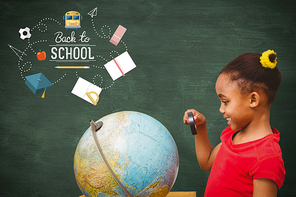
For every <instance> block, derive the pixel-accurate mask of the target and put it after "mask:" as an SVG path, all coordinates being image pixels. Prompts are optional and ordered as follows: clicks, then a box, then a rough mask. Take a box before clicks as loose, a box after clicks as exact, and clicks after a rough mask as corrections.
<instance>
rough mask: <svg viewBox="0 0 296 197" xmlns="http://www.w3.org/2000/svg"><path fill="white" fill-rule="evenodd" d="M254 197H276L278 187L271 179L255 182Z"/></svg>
mask: <svg viewBox="0 0 296 197" xmlns="http://www.w3.org/2000/svg"><path fill="white" fill-rule="evenodd" d="M253 187H254V189H253V197H276V196H277V190H278V187H277V185H276V183H275V182H274V181H273V180H271V179H254V180H253Z"/></svg>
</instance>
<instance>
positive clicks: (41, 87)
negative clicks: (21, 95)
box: [25, 73, 52, 98]
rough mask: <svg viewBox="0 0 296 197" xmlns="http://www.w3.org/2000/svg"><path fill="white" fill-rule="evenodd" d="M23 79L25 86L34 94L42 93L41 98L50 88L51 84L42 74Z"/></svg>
mask: <svg viewBox="0 0 296 197" xmlns="http://www.w3.org/2000/svg"><path fill="white" fill-rule="evenodd" d="M25 78H26V82H25V84H26V85H27V86H28V88H29V89H30V90H31V91H32V92H33V93H34V94H40V93H42V92H43V94H42V96H41V97H42V98H44V96H45V92H46V91H47V90H48V88H49V87H50V86H52V83H51V82H50V81H49V80H48V79H47V78H46V77H45V76H44V75H43V74H42V73H37V74H34V75H29V76H26V77H25Z"/></svg>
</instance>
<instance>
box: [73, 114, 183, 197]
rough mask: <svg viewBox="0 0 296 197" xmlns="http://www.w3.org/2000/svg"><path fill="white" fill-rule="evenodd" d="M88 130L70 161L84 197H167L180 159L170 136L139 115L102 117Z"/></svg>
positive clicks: (146, 116)
mask: <svg viewBox="0 0 296 197" xmlns="http://www.w3.org/2000/svg"><path fill="white" fill-rule="evenodd" d="M98 125H100V126H99V127H98V128H96V131H95V130H94V128H95V127H92V126H90V127H89V128H88V129H87V130H86V131H85V133H84V134H83V136H82V137H81V139H80V141H79V143H78V145H77V148H76V151H75V155H74V174H75V178H76V181H77V184H78V186H79V188H80V190H81V191H82V193H83V194H84V195H85V196H86V197H100V196H107V197H109V196H110V197H111V196H139V197H140V196H152V197H153V196H155V197H163V196H166V195H167V194H168V193H169V191H170V190H171V188H172V187H173V184H174V182H175V180H176V178H177V174H178V168H179V156H178V150H177V146H176V144H175V141H174V139H173V137H172V136H171V134H170V132H169V131H168V130H167V129H166V127H165V126H163V125H162V124H161V123H160V122H159V121H157V120H156V119H154V118H152V117H151V116H148V115H146V114H143V113H140V112H133V111H122V112H117V113H113V114H110V115H107V116H105V117H103V118H101V119H99V120H97V121H96V126H98Z"/></svg>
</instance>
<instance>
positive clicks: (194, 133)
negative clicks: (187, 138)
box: [187, 112, 197, 135]
mask: <svg viewBox="0 0 296 197" xmlns="http://www.w3.org/2000/svg"><path fill="white" fill-rule="evenodd" d="M187 116H188V121H189V125H190V128H191V132H192V135H196V134H197V131H196V126H195V122H194V117H193V113H192V112H188V113H187Z"/></svg>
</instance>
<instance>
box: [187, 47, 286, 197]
mask: <svg viewBox="0 0 296 197" xmlns="http://www.w3.org/2000/svg"><path fill="white" fill-rule="evenodd" d="M276 58H277V57H276V54H275V53H274V51H272V50H268V51H266V52H264V53H263V54H262V55H261V54H258V53H245V54H243V55H240V56H239V57H237V58H236V59H234V60H232V61H231V62H230V63H229V64H228V65H226V66H225V67H224V68H223V69H222V70H221V72H220V74H219V77H218V79H217V82H216V93H217V95H218V97H219V99H220V100H221V106H220V112H221V113H222V114H223V117H224V118H225V119H226V120H227V123H228V125H229V127H227V128H226V129H225V130H224V131H223V132H222V134H221V143H219V144H218V145H217V146H216V147H215V148H212V145H211V143H210V141H209V138H208V135H207V126H206V118H205V117H204V116H203V115H202V114H201V113H199V112H198V111H196V110H194V109H190V110H187V111H186V112H185V114H184V117H183V120H184V123H185V124H189V122H188V117H187V113H188V112H192V113H193V115H194V122H195V125H196V128H197V134H196V135H195V149H196V156H197V159H198V163H199V165H200V167H201V168H202V169H203V170H211V173H210V176H209V179H208V183H207V187H206V191H205V196H206V197H217V196H226V197H236V196H254V197H256V196H260V197H264V196H268V197H272V196H277V190H278V189H279V188H281V187H282V185H283V182H284V178H285V173H286V171H285V167H284V162H283V159H282V152H281V148H280V146H279V143H278V142H279V139H280V138H279V132H278V131H277V130H276V129H275V128H273V127H271V126H270V121H269V118H270V107H271V104H272V102H273V101H274V99H275V97H276V92H277V90H278V88H279V85H280V82H281V74H280V71H279V69H278V68H277V67H276V63H277V62H276Z"/></svg>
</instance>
